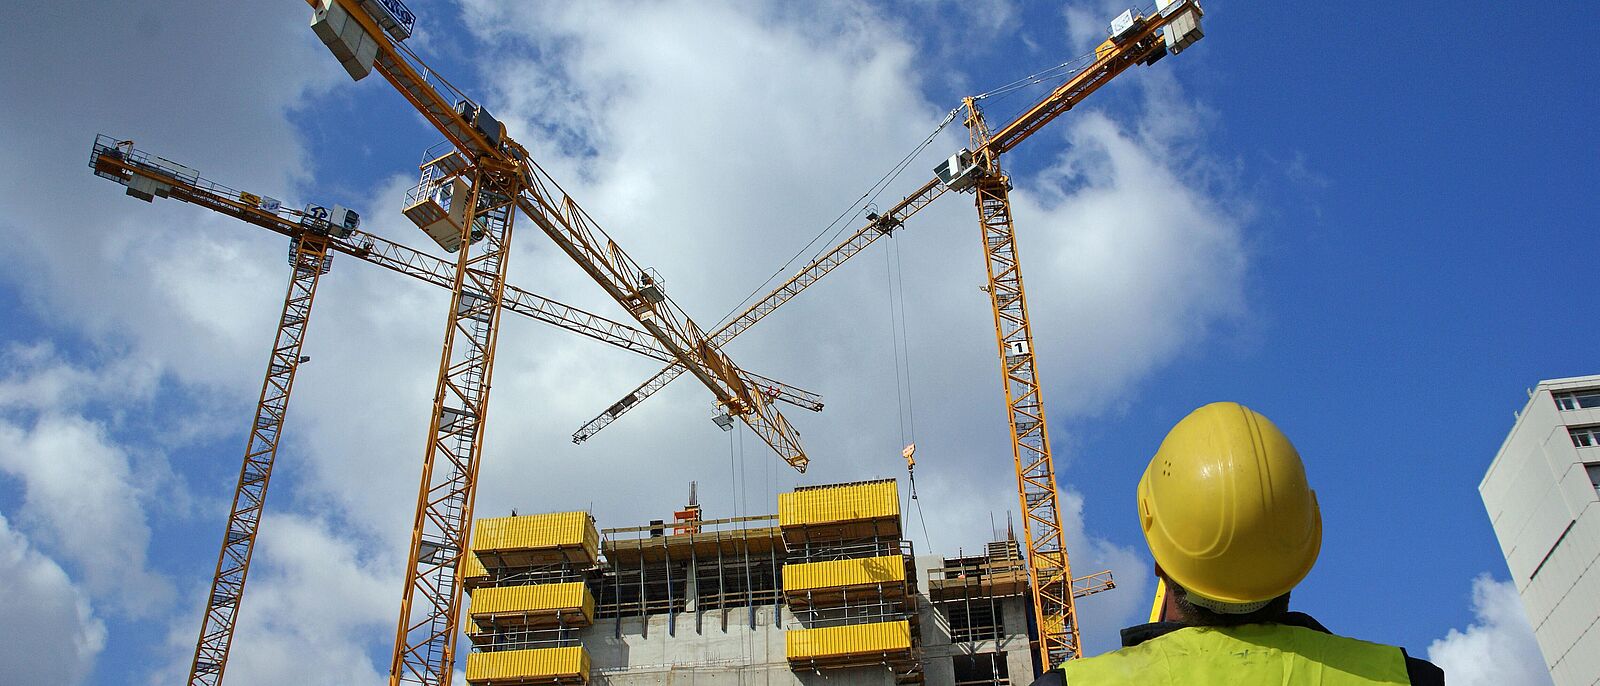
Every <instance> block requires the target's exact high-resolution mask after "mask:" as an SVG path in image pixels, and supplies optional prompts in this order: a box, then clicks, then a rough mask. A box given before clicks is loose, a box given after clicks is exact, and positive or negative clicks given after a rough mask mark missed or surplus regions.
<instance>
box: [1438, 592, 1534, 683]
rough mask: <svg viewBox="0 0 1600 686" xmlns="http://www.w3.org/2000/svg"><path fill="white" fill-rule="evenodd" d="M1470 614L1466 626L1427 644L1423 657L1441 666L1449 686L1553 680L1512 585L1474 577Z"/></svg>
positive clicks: (1452, 630)
mask: <svg viewBox="0 0 1600 686" xmlns="http://www.w3.org/2000/svg"><path fill="white" fill-rule="evenodd" d="M1472 614H1473V616H1475V617H1476V618H1477V619H1476V621H1474V622H1473V623H1472V625H1471V626H1468V627H1467V628H1466V630H1464V631H1462V630H1457V629H1451V630H1450V633H1448V634H1446V635H1445V637H1444V638H1441V639H1439V640H1436V641H1434V642H1433V643H1432V644H1430V645H1429V646H1428V661H1430V662H1432V663H1434V664H1436V665H1438V666H1439V667H1440V668H1441V669H1443V670H1444V674H1445V679H1446V680H1447V681H1449V682H1450V684H1451V685H1452V686H1500V685H1502V684H1517V685H1518V686H1538V685H1540V684H1551V683H1553V682H1552V681H1551V680H1550V670H1549V669H1548V668H1546V667H1545V663H1544V656H1543V655H1541V654H1540V653H1539V644H1538V642H1536V641H1535V640H1534V637H1533V628H1532V627H1531V626H1529V625H1528V615H1527V613H1525V612H1523V610H1522V599H1521V598H1519V597H1518V596H1517V588H1516V586H1515V585H1513V584H1512V583H1511V582H1510V581H1495V580H1494V579H1493V578H1492V577H1490V576H1489V575H1488V574H1480V575H1478V577H1477V578H1475V579H1473V580H1472Z"/></svg>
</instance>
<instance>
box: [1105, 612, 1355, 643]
mask: <svg viewBox="0 0 1600 686" xmlns="http://www.w3.org/2000/svg"><path fill="white" fill-rule="evenodd" d="M1273 624H1284V625H1287V626H1298V627H1302V628H1305V629H1311V630H1314V631H1320V632H1322V633H1325V634H1331V633H1333V632H1331V631H1328V628H1327V627H1325V626H1323V625H1322V623H1321V622H1318V621H1317V620H1316V619H1313V618H1312V617H1311V615H1308V614H1306V613H1304V612H1286V613H1284V615H1283V616H1282V617H1279V618H1278V621H1275V622H1273ZM1188 627H1189V625H1188V624H1184V623H1182V622H1151V623H1149V624H1140V625H1138V626H1130V627H1128V628H1126V629H1123V630H1122V647H1124V648H1132V647H1133V646H1136V645H1139V644H1140V643H1144V642H1145V641H1148V640H1150V639H1152V638H1159V637H1161V636H1165V635H1167V634H1170V633H1172V632H1174V631H1177V630H1179V629H1186V628H1188Z"/></svg>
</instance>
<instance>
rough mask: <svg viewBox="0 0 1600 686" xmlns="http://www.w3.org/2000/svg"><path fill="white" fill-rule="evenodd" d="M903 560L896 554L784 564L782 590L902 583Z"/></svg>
mask: <svg viewBox="0 0 1600 686" xmlns="http://www.w3.org/2000/svg"><path fill="white" fill-rule="evenodd" d="M905 580H906V561H905V558H903V557H901V556H899V555H884V556H883V557H866V558H860V559H855V560H832V561H829V562H808V563H805V564H798V565H784V566H783V590H784V591H785V592H793V591H812V590H818V589H825V588H841V587H847V586H875V585H878V584H893V583H904V582H905Z"/></svg>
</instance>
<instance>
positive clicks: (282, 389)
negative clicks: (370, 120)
mask: <svg viewBox="0 0 1600 686" xmlns="http://www.w3.org/2000/svg"><path fill="white" fill-rule="evenodd" d="M90 166H91V167H92V168H93V169H94V171H95V173H96V174H97V175H99V176H102V177H105V178H108V179H111V180H113V181H116V182H117V183H120V184H122V185H124V186H126V187H127V194H128V195H130V196H133V197H136V198H139V199H141V200H144V201H146V202H150V201H153V200H154V199H155V198H156V197H170V198H175V199H178V200H183V201H185V202H189V203H192V204H195V205H199V206H201V207H205V208H207V209H211V210H213V211H216V212H218V213H219V214H223V215H226V216H229V217H233V218H235V219H240V220H242V221H246V222H249V223H251V224H255V225H257V226H261V227H264V228H267V229H269V230H272V231H275V232H277V233H280V234H284V235H286V236H288V237H289V238H290V254H289V262H290V265H291V267H292V269H291V272H290V280H289V290H288V293H287V294H286V296H285V298H284V306H283V313H282V315H281V316H280V317H279V320H278V332H277V336H276V337H275V339H274V343H273V348H272V354H271V357H270V359H269V361H268V364H267V373H266V378H265V380H264V382H263V384H262V392H261V396H260V399H259V400H258V402H257V405H256V413H255V418H254V421H253V422H252V424H251V430H250V438H249V440H248V442H247V445H246V448H245V457H244V464H243V465H242V467H241V468H240V474H239V480H238V482H237V485H236V486H235V489H234V498H233V506H232V508H231V509H230V511H229V517H228V525H227V527H226V529H225V530H224V534H223V540H222V546H221V551H220V552H219V553H218V559H217V565H216V568H215V573H214V574H213V576H212V582H211V591H210V593H209V595H208V596H207V600H206V609H205V613H204V615H203V618H202V621H201V627H200V636H199V639H198V641H197V643H196V647H195V655H194V658H193V660H192V661H191V662H190V670H189V681H188V683H189V684H191V686H214V685H215V684H218V683H221V681H222V677H223V674H224V673H225V670H226V668H227V663H228V654H229V650H230V648H231V646H232V641H233V632H234V627H235V625H236V620H237V617H238V612H239V605H240V602H241V601H242V599H243V596H244V590H245V582H246V579H247V577H248V574H249V569H250V559H251V557H252V554H253V552H254V548H255V540H256V536H257V534H258V533H259V527H260V517H261V512H262V508H263V505H264V503H265V500H266V492H267V488H268V485H269V484H270V481H271V477H272V469H273V464H274V461H275V457H276V455H277V447H278V443H279V439H280V438H281V436H282V432H283V423H284V418H285V415H286V413H287V411H288V405H289V400H290V396H291V391H292V388H293V384H294V379H295V373H296V371H298V369H299V365H300V363H302V362H304V361H306V360H307V358H305V357H304V356H302V355H301V354H300V348H301V344H302V343H303V342H304V340H305V331H306V327H307V326H308V325H309V323H310V318H311V311H312V303H313V299H314V297H315V294H316V287H317V283H318V280H319V277H320V276H321V275H323V274H326V273H328V271H329V268H330V267H331V265H332V259H333V255H332V253H333V252H335V251H338V252H344V253H345V254H347V255H351V256H354V257H358V258H360V259H362V260H365V261H368V262H371V263H373V264H377V265H379V266H383V267H386V268H388V269H390V270H392V271H396V272H399V273H401V274H405V275H407V276H411V277H414V278H417V279H419V280H421V281H424V282H426V283H431V284H433V285H436V286H442V287H448V286H449V285H450V282H451V279H450V277H449V272H450V270H451V269H452V265H450V264H448V263H446V262H444V261H443V260H440V259H438V258H436V257H434V256H432V255H428V254H426V253H421V252H418V251H416V250H413V249H411V248H408V247H406V246H403V245H400V244H398V243H394V242H391V241H387V240H384V239H382V238H379V237H377V236H373V235H371V234H368V233H365V232H363V231H361V230H360V229H359V228H357V227H359V225H360V217H359V216H358V215H356V214H355V213H354V212H352V211H350V210H347V209H345V208H342V207H338V206H334V208H333V209H332V210H331V211H330V210H328V209H326V208H323V207H320V206H316V205H308V206H307V207H306V208H305V210H293V209H288V208H284V207H283V206H282V205H281V203H279V202H278V201H276V200H274V199H272V198H270V197H265V196H261V195H256V194H253V193H248V192H244V191H236V190H234V189H231V188H228V187H227V186H223V185H221V184H218V183H216V182H213V181H210V180H207V179H204V178H201V177H200V175H199V174H198V172H196V171H194V170H193V169H191V168H189V167H186V166H184V165H181V164H178V163H176V162H172V161H171V160H167V159H165V158H162V157H158V156H155V155H151V154H148V153H145V152H142V151H140V150H137V149H135V148H134V147H133V143H132V141H118V140H116V139H113V138H110V137H107V136H103V135H102V136H98V137H96V139H95V143H94V146H93V148H92V150H91V153H90ZM505 308H506V309H507V310H509V311H512V312H515V313H517V314H521V315H524V316H527V317H530V318H532V319H534V320H536V321H541V322H544V323H547V324H551V325H554V326H558V327H561V328H563V329H567V330H569V331H573V332H576V333H580V334H583V335H585V336H589V337H590V338H594V339H596V340H600V341H603V342H606V343H610V344H612V345H615V346H617V347H619V348H622V349H624V350H629V351H632V352H635V353H638V354H641V355H645V356H647V357H651V358H654V359H657V360H661V361H663V362H670V361H672V359H673V358H672V356H671V355H670V354H668V353H667V352H666V351H665V350H662V349H661V347H660V345H658V344H657V343H656V342H655V339H653V338H651V337H650V335H649V334H647V333H645V332H643V331H639V330H638V329H634V328H632V327H629V326H627V325H624V324H621V323H618V322H614V321H611V320H609V319H606V318H605V317H601V316H599V315H595V314H591V313H588V312H585V311H583V310H580V309H578V308H575V307H571V306H569V305H564V304H561V303H559V302H556V301H553V300H550V299H548V298H544V297H542V296H539V295H535V294H533V293H529V292H527V291H523V290H521V289H519V288H517V287H515V286H511V285H507V286H506V304H505ZM746 381H747V383H751V384H759V385H760V386H761V387H762V388H763V389H769V390H770V392H771V393H772V394H774V395H776V397H777V398H778V399H780V400H783V401H785V402H789V403H791V404H795V405H797V406H800V407H804V408H806V409H811V410H820V409H821V407H822V403H821V399H820V398H818V397H816V396H815V395H814V394H811V393H809V392H807V391H804V390H801V389H797V388H793V387H791V386H788V385H787V384H784V383H782V382H779V381H776V380H772V379H768V378H766V377H762V376H759V375H755V374H751V373H748V372H747V379H746Z"/></svg>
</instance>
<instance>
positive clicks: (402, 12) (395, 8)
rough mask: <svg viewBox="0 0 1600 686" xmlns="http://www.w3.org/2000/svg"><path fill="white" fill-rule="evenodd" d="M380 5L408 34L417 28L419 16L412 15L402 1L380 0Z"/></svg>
mask: <svg viewBox="0 0 1600 686" xmlns="http://www.w3.org/2000/svg"><path fill="white" fill-rule="evenodd" d="M378 4H379V5H381V6H382V7H383V9H384V11H385V12H388V13H389V16H390V17H391V18H393V19H394V21H395V23H396V24H399V25H401V26H403V27H405V29H406V33H411V30H412V29H413V28H415V27H416V25H417V15H415V14H412V13H411V10H410V9H408V8H407V7H406V6H405V4H404V3H402V2H400V0H378Z"/></svg>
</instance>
